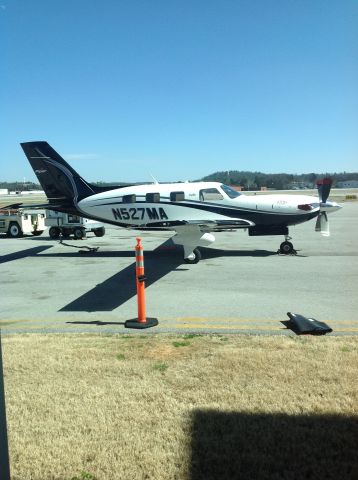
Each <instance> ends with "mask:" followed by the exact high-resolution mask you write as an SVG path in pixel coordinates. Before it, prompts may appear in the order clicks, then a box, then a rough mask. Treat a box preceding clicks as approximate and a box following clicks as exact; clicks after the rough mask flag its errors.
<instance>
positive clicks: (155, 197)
mask: <svg viewBox="0 0 358 480" xmlns="http://www.w3.org/2000/svg"><path fill="white" fill-rule="evenodd" d="M145 201H146V202H149V203H159V202H160V193H147V194H146V196H145Z"/></svg>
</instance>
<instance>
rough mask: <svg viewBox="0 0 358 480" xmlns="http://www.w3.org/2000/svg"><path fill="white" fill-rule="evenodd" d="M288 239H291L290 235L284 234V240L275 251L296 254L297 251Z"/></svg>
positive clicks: (283, 253)
mask: <svg viewBox="0 0 358 480" xmlns="http://www.w3.org/2000/svg"><path fill="white" fill-rule="evenodd" d="M289 240H291V237H290V236H288V235H285V241H284V242H282V243H281V245H280V248H279V250H277V253H279V254H282V255H297V251H296V250H295V249H294V248H293V244H292V243H291V242H290V241H289Z"/></svg>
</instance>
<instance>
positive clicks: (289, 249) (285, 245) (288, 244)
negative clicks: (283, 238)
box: [280, 242, 294, 255]
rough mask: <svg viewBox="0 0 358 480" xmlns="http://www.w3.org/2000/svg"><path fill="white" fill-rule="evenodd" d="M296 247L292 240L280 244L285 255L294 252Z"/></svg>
mask: <svg viewBox="0 0 358 480" xmlns="http://www.w3.org/2000/svg"><path fill="white" fill-rule="evenodd" d="M293 251H294V248H293V245H292V243H291V242H282V243H281V245H280V253H283V254H284V255H290V254H291V253H293Z"/></svg>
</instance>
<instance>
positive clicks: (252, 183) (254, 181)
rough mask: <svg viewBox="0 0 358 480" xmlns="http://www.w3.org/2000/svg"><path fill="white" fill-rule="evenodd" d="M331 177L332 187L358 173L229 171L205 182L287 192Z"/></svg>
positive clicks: (354, 178)
mask: <svg viewBox="0 0 358 480" xmlns="http://www.w3.org/2000/svg"><path fill="white" fill-rule="evenodd" d="M325 177H329V178H331V179H332V186H333V187H334V186H335V185H336V184H337V182H341V181H348V180H358V173H347V172H341V173H327V172H326V173H301V174H289V173H262V172H249V171H246V170H229V171H221V172H215V173H212V174H211V175H207V176H206V177H203V178H202V179H201V180H202V181H205V182H221V183H225V184H227V185H235V186H240V187H242V188H243V190H260V188H261V187H267V188H269V189H270V188H272V189H275V190H287V189H289V188H295V187H296V188H313V187H314V186H315V184H316V182H317V180H319V179H322V178H325Z"/></svg>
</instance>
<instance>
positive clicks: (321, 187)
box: [315, 178, 332, 237]
mask: <svg viewBox="0 0 358 480" xmlns="http://www.w3.org/2000/svg"><path fill="white" fill-rule="evenodd" d="M331 185H332V179H330V178H324V179H323V180H318V181H317V188H318V197H319V208H320V210H319V213H318V217H317V221H316V227H315V230H316V232H321V235H323V236H324V237H329V235H330V233H329V223H328V217H327V212H326V211H325V210H324V208H325V206H326V201H327V198H328V197H329V192H330V191H331Z"/></svg>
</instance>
